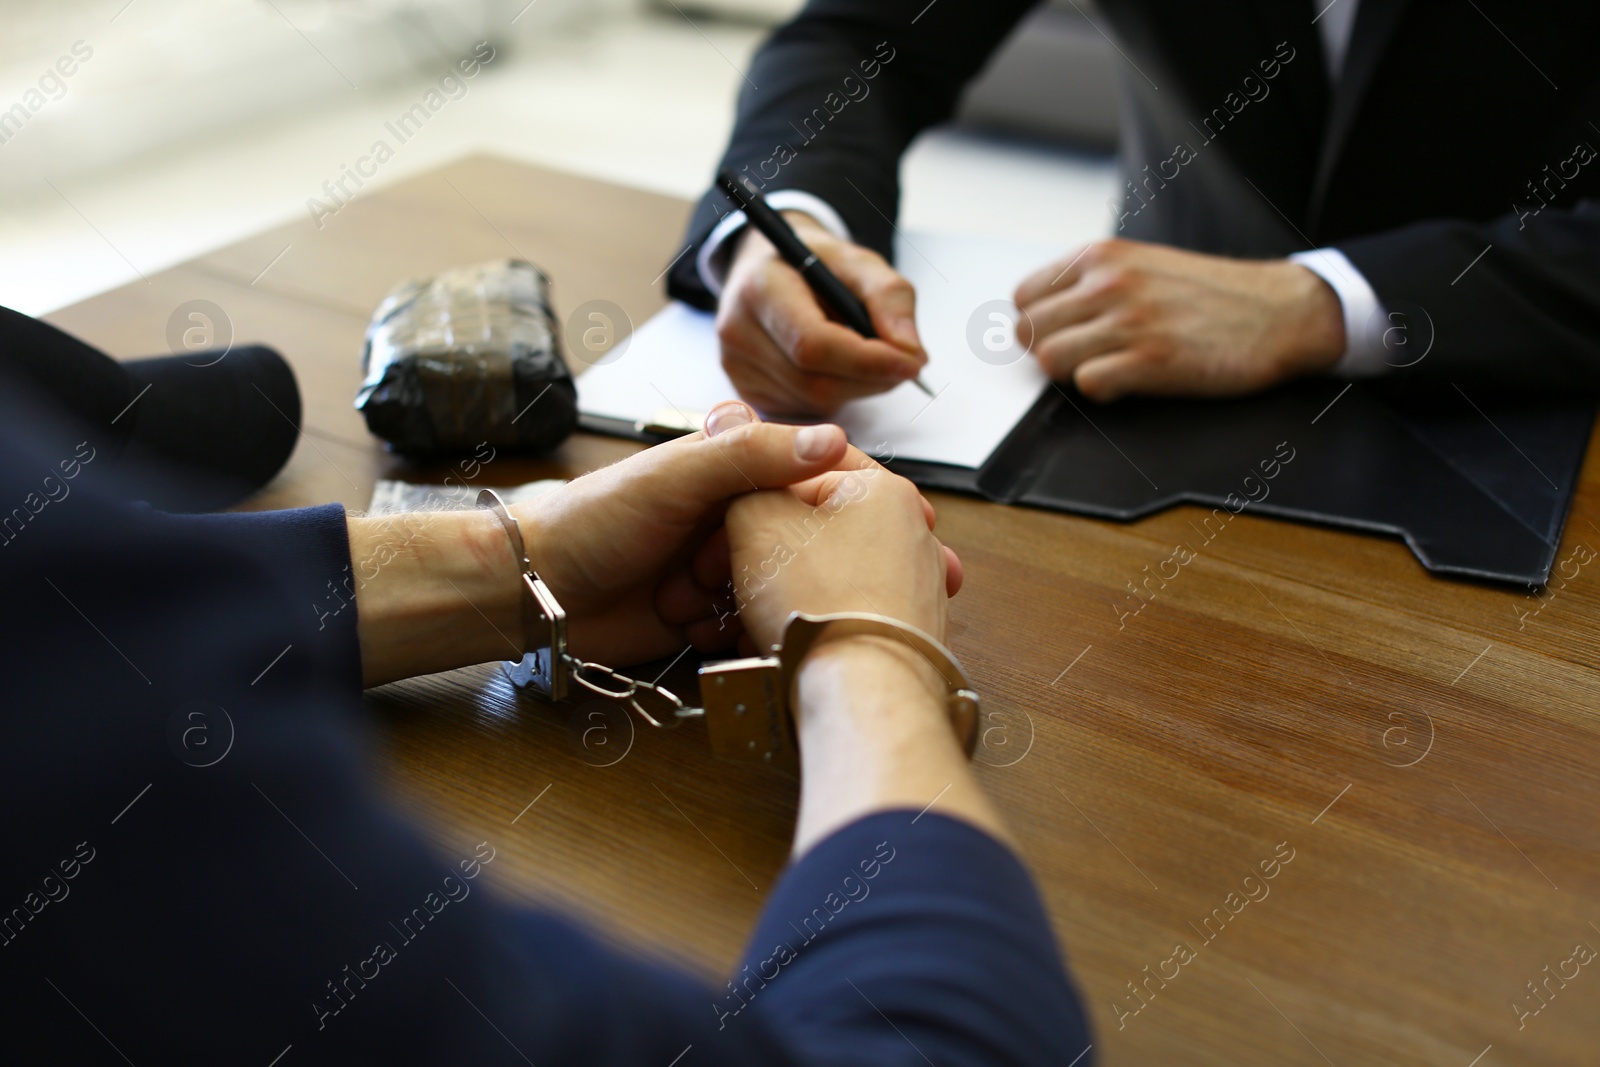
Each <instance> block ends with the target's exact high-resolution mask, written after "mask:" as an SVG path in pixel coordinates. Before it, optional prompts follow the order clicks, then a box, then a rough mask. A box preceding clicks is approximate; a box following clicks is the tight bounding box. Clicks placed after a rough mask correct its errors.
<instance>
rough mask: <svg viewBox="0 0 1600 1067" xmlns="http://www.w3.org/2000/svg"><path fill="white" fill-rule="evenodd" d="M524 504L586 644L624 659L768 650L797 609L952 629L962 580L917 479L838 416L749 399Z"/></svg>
mask: <svg viewBox="0 0 1600 1067" xmlns="http://www.w3.org/2000/svg"><path fill="white" fill-rule="evenodd" d="M513 512H514V514H515V515H516V517H517V519H518V522H519V523H520V524H521V526H522V529H523V535H524V538H525V539H526V541H527V543H528V545H529V554H530V558H531V560H532V562H533V564H534V567H535V569H536V570H537V571H538V572H539V574H540V575H541V576H542V577H543V578H544V580H545V582H546V583H547V584H548V585H549V586H550V588H551V591H552V592H553V593H554V594H555V596H556V599H557V600H559V601H560V603H561V604H562V606H563V607H564V608H565V609H566V611H567V615H568V620H569V624H568V625H569V638H568V643H569V646H570V647H571V649H572V651H573V654H574V655H577V656H580V657H582V658H584V659H591V660H598V661H600V662H604V663H607V664H611V665H614V666H622V665H626V664H631V663H638V662H642V661H646V660H651V659H656V658H659V657H663V656H671V655H673V654H674V653H677V652H679V651H681V650H682V649H683V648H684V646H685V645H686V644H692V645H693V646H694V647H695V648H697V649H699V650H700V651H702V652H717V651H725V650H729V649H732V648H733V647H735V645H736V644H737V643H738V642H739V641H740V639H741V638H743V639H744V641H743V647H744V649H745V651H746V652H747V653H748V652H751V651H753V650H754V649H757V648H760V649H763V650H764V649H766V648H768V647H770V646H771V645H772V644H773V643H774V642H775V641H777V640H778V639H779V637H780V636H781V630H782V626H783V623H784V621H785V620H786V619H787V618H788V616H789V614H790V612H792V611H795V610H804V611H810V612H834V611H870V612H876V613H879V614H884V615H889V616H892V617H894V618H897V619H901V620H904V621H906V622H910V623H912V624H913V625H916V626H918V627H921V628H923V629H925V630H927V631H928V632H930V633H933V634H935V635H938V636H942V635H943V633H944V627H945V604H946V600H947V597H948V596H951V595H954V593H955V591H956V590H957V589H958V588H959V587H960V584H961V567H960V562H959V561H958V560H957V558H956V556H955V554H954V553H953V552H951V551H950V550H949V549H947V548H945V547H944V546H943V545H942V544H941V543H940V542H939V540H938V539H937V538H936V537H934V535H933V533H932V530H933V525H934V512H933V508H932V506H931V505H930V504H929V503H928V502H927V501H926V500H925V499H924V498H923V497H922V495H921V493H920V492H918V491H917V489H916V488H915V487H914V486H913V485H912V484H911V483H910V482H908V481H906V480H905V479H904V478H901V477H898V476H897V475H894V474H892V473H890V472H889V471H887V470H885V469H884V468H883V467H882V466H881V465H879V464H878V463H876V462H875V461H874V460H873V459H872V458H871V457H869V456H867V455H866V454H864V453H862V452H861V451H859V450H857V449H856V448H854V447H853V446H850V445H848V444H847V443H846V441H845V435H844V431H842V430H841V429H839V427H837V426H831V425H818V426H807V427H797V426H787V425H779V424H775V423H764V422H761V421H759V420H758V419H757V418H756V417H755V414H754V412H752V411H751V410H750V408H749V407H747V406H746V405H744V404H742V403H739V402H737V401H731V402H727V403H724V404H721V405H718V406H717V407H716V408H714V409H713V410H712V411H711V412H710V414H709V415H708V416H707V419H706V428H705V430H704V431H702V432H700V433H696V434H692V435H689V436H687V437H684V438H680V439H678V440H676V441H671V442H668V443H666V444H662V445H658V446H656V447H655V448H651V449H647V450H645V451H643V452H640V453H638V454H636V455H634V456H631V457H629V458H628V459H626V460H623V461H622V462H620V463H616V464H613V465H612V466H609V467H605V468H603V469H601V470H598V471H595V472H593V473H591V474H586V475H584V476H583V477H581V478H578V479H575V480H574V481H572V482H570V483H568V484H567V485H565V486H563V487H562V488H561V489H560V490H557V491H555V492H553V493H550V494H548V495H546V496H543V497H540V498H537V499H535V500H533V501H530V502H528V503H526V504H523V505H519V506H518V507H516V508H514V509H513Z"/></svg>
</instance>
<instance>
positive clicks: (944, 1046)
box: [717, 811, 1090, 1067]
mask: <svg viewBox="0 0 1600 1067" xmlns="http://www.w3.org/2000/svg"><path fill="white" fill-rule="evenodd" d="M717 1012H718V1017H719V1022H720V1023H721V1024H722V1025H724V1026H726V1027H729V1028H733V1027H736V1026H738V1025H740V1021H741V1020H742V1019H744V1018H745V1017H746V1016H749V1015H754V1016H757V1017H759V1018H761V1019H762V1020H764V1021H766V1022H767V1023H769V1024H770V1025H771V1027H772V1028H773V1030H775V1031H776V1032H777V1033H779V1034H781V1035H783V1037H784V1039H785V1041H786V1043H787V1044H788V1046H789V1047H790V1048H792V1049H793V1050H794V1051H795V1052H796V1053H797V1054H798V1055H799V1057H800V1058H801V1059H802V1060H804V1061H805V1062H807V1063H819V1064H821V1063H828V1064H874V1065H886V1064H905V1065H906V1067H914V1065H916V1064H922V1063H926V1062H928V1061H930V1060H931V1061H932V1062H934V1063H937V1064H939V1065H940V1067H959V1065H972V1067H979V1065H984V1067H1000V1065H1022V1064H1044V1063H1049V1064H1055V1065H1057V1067H1065V1065H1066V1064H1069V1063H1074V1062H1076V1063H1080V1064H1086V1063H1088V1062H1090V1058H1089V1057H1087V1056H1084V1057H1083V1058H1082V1059H1080V1058H1079V1057H1080V1056H1081V1055H1082V1054H1083V1053H1084V1052H1086V1051H1087V1049H1088V1047H1089V1036H1088V1026H1087V1023H1086V1021H1085V1019H1084V1015H1083V1011H1082V1008H1081V1007H1080V1005H1079V1002H1078V999H1077V997H1076V995H1075V993H1074V992H1073V990H1072V987H1071V984H1070V983H1069V981H1068V979H1067V975H1066V971H1065V970H1064V968H1063V966H1062V961H1061V956H1060V954H1059V952H1058V951H1057V949H1056V943H1055V938H1054V936H1053V935H1052V933H1051V930H1050V922H1049V919H1048V918H1047V917H1046V915H1045V911H1044V908H1043V906H1042V905H1041V903H1040V900H1039V896H1038V893H1037V892H1036V891H1035V889H1034V885H1033V880H1032V878H1031V877H1030V876H1029V875H1028V873H1027V871H1026V870H1024V869H1023V866H1022V864H1021V862H1020V861H1019V860H1018V859H1017V857H1016V856H1015V855H1014V854H1013V853H1012V852H1011V850H1010V849H1008V848H1006V847H1005V846H1004V845H1002V844H1000V843H999V842H998V841H996V840H995V839H994V838H992V837H990V836H989V835H987V834H985V833H983V832H982V831H980V830H978V829H977V828H975V827H973V826H971V825H970V824H968V823H965V822H961V821H959V820H957V819H952V818H948V817H946V816H943V815H935V814H921V815H920V816H919V815H918V813H915V812H910V811H895V812H885V813H881V814H877V815H872V816H869V817H867V818H865V819H861V820H859V821H857V822H855V823H853V824H851V825H850V826H847V827H845V828H844V829H842V830H840V831H838V832H837V833H835V834H833V835H832V836H831V837H829V838H828V839H827V840H826V841H823V842H822V843H820V844H818V845H817V846H816V847H815V848H814V849H812V850H811V852H809V853H808V854H807V855H806V856H805V857H804V858H803V859H801V861H800V862H799V863H798V864H797V865H795V866H794V867H793V868H792V869H791V870H790V871H788V872H787V873H786V875H785V877H784V878H783V880H782V881H781V882H780V883H779V885H778V886H777V888H776V889H774V890H773V893H772V896H771V897H770V898H769V899H768V901H767V905H766V909H765V911H764V912H763V914H762V917H761V921H760V923H759V925H758V926H757V928H756V931H755V934H754V935H753V936H752V938H751V941H750V948H749V950H748V952H747V953H746V960H745V962H744V965H743V966H742V967H741V969H740V970H739V972H738V973H737V974H736V975H734V976H733V978H732V980H731V981H729V982H728V984H727V986H726V988H725V989H724V990H723V991H722V996H721V997H720V998H719V1002H718V1008H717ZM819 1023H820V1025H819Z"/></svg>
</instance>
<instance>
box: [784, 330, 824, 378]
mask: <svg viewBox="0 0 1600 1067" xmlns="http://www.w3.org/2000/svg"><path fill="white" fill-rule="evenodd" d="M789 358H790V359H792V360H794V365H795V366H796V367H799V368H800V369H801V370H803V371H815V370H817V369H818V368H820V367H821V366H822V364H823V359H824V346H823V343H822V341H821V340H820V339H819V338H818V337H817V335H816V333H815V332H814V331H811V330H802V331H801V332H800V333H798V334H796V335H795V338H794V341H793V342H792V343H791V344H790V346H789Z"/></svg>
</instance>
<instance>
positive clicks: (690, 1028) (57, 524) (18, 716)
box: [0, 394, 1083, 1067]
mask: <svg viewBox="0 0 1600 1067" xmlns="http://www.w3.org/2000/svg"><path fill="white" fill-rule="evenodd" d="M26 424H27V419H26V418H25V417H24V416H22V415H21V414H19V413H18V412H17V409H16V408H14V407H12V406H11V405H10V404H8V403H7V402H6V400H5V397H4V395H3V394H0V499H4V500H18V501H24V502H25V507H26V510H27V511H28V517H27V518H23V519H19V520H18V523H19V524H20V525H18V524H14V528H13V529H12V530H11V531H10V533H9V534H8V537H7V539H6V540H5V541H4V543H3V544H0V603H4V604H6V605H7V610H8V611H9V612H10V613H11V616H12V622H13V623H14V625H12V626H10V627H8V630H7V639H6V641H5V642H3V643H0V671H3V675H4V677H5V678H6V679H7V686H8V688H7V700H6V704H5V707H4V710H3V712H0V760H3V766H0V772H3V773H0V806H3V809H4V810H5V812H6V813H7V814H6V818H5V819H4V820H3V821H0V854H3V855H5V857H6V863H5V865H4V867H3V868H0V1002H3V1003H5V1005H6V1008H7V1020H8V1023H9V1025H8V1027H7V1032H6V1049H7V1053H8V1054H9V1055H10V1057H11V1058H13V1059H15V1060H16V1061H17V1062H52V1063H98V1062H119V1061H120V1059H122V1058H125V1059H127V1060H129V1061H131V1062H134V1063H162V1062H221V1061H227V1062H242V1063H262V1064H267V1063H272V1062H279V1063H281V1064H282V1065H284V1067H294V1065H303V1064H320V1063H327V1064H336V1063H338V1064H343V1063H386V1064H388V1063H394V1064H410V1063H416V1064H439V1063H473V1064H500V1063H504V1064H525V1063H536V1064H540V1065H541V1067H542V1065H545V1064H552V1063H585V1064H593V1065H600V1067H607V1065H622V1064H656V1065H658V1067H666V1065H668V1064H672V1063H674V1062H676V1063H678V1064H679V1067H695V1065H706V1064H729V1065H732V1064H777V1065H782V1064H786V1063H794V1064H804V1063H816V1064H821V1063H841V1062H868V1061H871V1062H895V1061H896V1060H897V1058H898V1059H900V1060H903V1061H904V1062H912V1060H910V1059H907V1058H906V1050H905V1049H902V1048H900V1046H899V1045H897V1044H896V1043H898V1042H901V1040H902V1039H901V1037H900V1036H899V1033H897V1032H896V1030H895V1028H896V1027H897V1028H898V1030H899V1031H900V1032H903V1033H904V1034H905V1035H906V1036H907V1037H909V1038H910V1039H911V1040H913V1041H915V1042H916V1044H917V1046H918V1047H919V1048H920V1049H921V1050H922V1052H923V1053H925V1054H927V1055H929V1056H931V1057H934V1058H935V1060H936V1062H939V1063H940V1064H941V1065H943V1064H959V1063H978V1062H984V1063H1030V1064H1031V1063H1038V1064H1045V1063H1050V1064H1060V1063H1065V1062H1070V1060H1071V1058H1072V1056H1073V1055H1076V1053H1077V1052H1078V1051H1079V1049H1080V1048H1081V1044H1080V1042H1081V1041H1082V1040H1083V1038H1082V1028H1081V1026H1082V1024H1081V1018H1080V1016H1079V1015H1078V1014H1077V1008H1076V1005H1075V1002H1074V1001H1073V999H1072V997H1071V993H1070V990H1068V988H1067V986H1066V983H1065V978H1064V976H1063V975H1062V973H1061V969H1060V968H1061V964H1060V961H1059V958H1058V957H1057V956H1056V954H1055V950H1054V948H1053V942H1052V941H1051V939H1050V935H1049V928H1048V924H1047V923H1046V921H1045V918H1044V915H1043V913H1042V912H1041V910H1040V909H1039V906H1038V901H1037V900H1036V899H1035V898H1034V896H1033V894H1032V890H1031V887H1030V885H1029V882H1028V880H1027V876H1026V875H1025V874H1024V873H1023V872H1022V870H1021V868H1020V866H1018V864H1017V863H1016V861H1015V860H1014V859H1013V858H1011V857H1010V855H1009V854H1008V853H1007V852H1006V851H1005V850H1004V849H1003V848H1001V847H1000V846H999V845H998V844H996V843H995V842H993V841H990V840H988V839H987V838H984V837H983V836H982V835H981V834H978V833H977V832H976V831H975V830H972V829H970V828H968V827H965V826H963V825H961V824H957V823H953V822H949V821H948V820H944V819H941V818H938V817H936V816H932V815H929V816H925V817H923V818H922V819H921V820H920V821H913V820H912V819H911V817H910V816H909V815H884V816H877V817H874V818H872V819H868V820H864V821H862V822H860V823H857V824H856V825H855V826H852V827H849V828H847V829H845V830H843V831H841V832H840V833H839V834H837V835H835V836H834V837H833V838H831V839H830V840H828V841H825V842H823V843H822V844H820V845H819V846H818V847H817V848H816V849H814V850H813V851H812V852H811V853H810V854H809V855H808V856H806V857H805V858H804V859H802V860H801V861H800V862H799V863H798V864H796V865H795V866H794V868H793V869H792V870H791V871H789V872H788V873H787V875H786V876H785V878H784V880H783V885H782V887H781V888H780V889H779V890H778V891H777V893H776V895H775V896H774V898H773V903H772V907H771V908H770V909H769V911H768V914H767V916H766V918H765V919H764V920H763V924H762V927H761V931H760V933H759V934H758V935H757V938H756V941H755V942H754V943H755V944H756V945H757V946H761V947H762V948H764V949H768V950H770V947H771V946H772V945H774V944H776V940H777V938H778V937H779V936H783V935H782V934H781V932H782V931H784V930H790V929H792V928H791V927H790V925H789V924H790V923H791V922H793V923H794V924H795V927H796V928H798V929H799V930H805V929H807V928H808V925H809V927H815V928H817V929H819V930H820V933H819V934H818V935H817V936H815V937H814V938H812V939H811V940H810V941H806V942H802V940H801V937H802V935H801V934H800V933H792V934H790V935H788V936H789V937H791V938H792V941H791V944H792V945H793V951H794V953H795V956H796V958H795V959H793V960H792V961H790V962H789V963H788V964H787V965H786V966H784V967H783V968H782V973H781V975H779V976H778V977H776V978H775V979H774V980H772V981H771V982H770V983H769V984H768V986H767V988H765V989H763V990H761V991H760V992H759V993H757V994H756V995H755V999H754V1000H753V1001H751V1006H750V1008H748V1009H742V1010H741V1011H740V1012H739V1013H738V1014H731V1013H730V1012H729V1011H728V1009H727V1003H728V1001H727V999H726V998H727V994H728V992H729V991H728V990H715V989H707V988H706V987H705V986H704V984H703V983H701V982H700V981H698V980H696V979H694V978H693V977H690V976H688V975H687V974H685V973H684V972H682V971H680V970H677V969H675V968H673V967H670V966H667V965H663V964H660V963H655V962H650V961H646V960H641V959H639V958H636V957H634V956H630V955H626V954H623V953H621V952H619V951H617V950H616V949H613V948H609V947H606V946H604V945H602V944H601V943H600V942H599V940H598V939H596V938H594V937H593V936H591V935H589V934H587V933H585V932H584V931H582V930H580V929H579V928H577V927H576V926H574V925H573V924H572V923H570V922H569V921H567V920H565V919H563V918H560V917H558V916H554V915H549V914H544V913H539V912H533V911H529V910H526V909H520V908H515V907H512V906H510V905H509V904H507V903H506V902H505V901H503V900H502V899H500V898H499V897H497V896H496V895H495V894H493V893H492V892H489V891H488V890H487V888H486V886H487V883H488V882H489V881H490V880H491V879H492V877H493V872H494V871H495V870H496V869H497V862H503V861H499V856H500V851H499V849H500V847H502V846H503V844H504V842H497V841H496V840H494V839H493V838H490V839H488V840H484V841H480V842H476V843H467V844H462V845H458V846H455V847H454V848H453V849H451V850H449V851H444V852H441V851H439V850H436V849H432V848H429V847H427V846H426V845H425V844H424V843H423V842H422V841H421V839H420V837H419V835H418V834H417V833H416V831H415V829H414V828H412V827H411V826H410V825H408V824H407V823H406V822H405V821H404V820H402V819H400V818H399V817H398V816H397V815H396V814H395V813H393V812H392V811H390V810H389V809H387V808H386V807H385V806H384V805H383V804H382V803H381V802H380V801H379V799H378V796H379V794H378V790H377V789H376V788H374V787H373V784H372V783H371V782H370V781H369V775H368V773H367V770H366V766H365V760H366V755H367V751H368V750H369V748H370V747H371V746H370V744H369V739H368V737H367V729H368V727H367V723H366V722H365V720H364V717H363V714H362V712H361V708H360V704H359V701H358V699H357V697H358V694H359V674H358V670H359V648H358V647H357V645H356V642H355V636H354V635H355V616H354V608H353V607H351V608H349V609H347V610H345V611H341V612H339V613H338V614H337V616H335V617H334V618H333V619H332V620H329V619H327V618H324V617H323V616H322V612H323V611H325V606H324V607H318V608H313V605H312V602H311V601H309V600H308V597H309V596H310V594H314V593H322V592H325V590H326V585H327V582H328V580H329V579H330V578H332V579H334V580H335V581H337V578H338V575H339V574H341V573H342V572H343V570H344V568H345V567H346V566H347V565H348V563H349V555H348V553H349V549H348V540H347V537H346V534H345V528H344V518H343V515H342V513H341V512H340V511H339V510H338V509H337V508H322V509H309V510H306V511H300V512H285V513H277V514H266V515H243V516H231V517H217V518H211V519H195V518H173V517H168V516H163V515H159V514H156V513H153V512H150V511H149V510H148V509H137V508H127V507H125V506H122V505H117V504H114V503H112V502H111V501H110V499H109V498H107V497H106V496H104V495H97V493H96V487H95V486H94V485H93V484H91V481H90V478H91V476H92V473H93V471H92V469H91V471H90V474H84V475H80V476H79V477H78V479H77V480H76V481H74V482H72V483H71V487H70V492H65V491H62V487H61V485H60V484H54V483H52V484H43V483H41V477H42V476H41V475H40V474H39V473H38V472H40V471H48V470H52V469H58V468H57V467H55V466H54V460H55V459H56V457H55V456H53V455H49V454H46V452H45V451H44V450H42V449H41V448H38V447H30V445H29V444H28V443H26V442H25V441H24V440H23V439H22V436H21V435H19V434H18V433H16V431H15V428H16V427H18V426H25V425H26ZM45 439H46V437H45V436H38V437H35V438H34V440H35V442H37V441H43V440H45ZM42 484H43V488H42V489H41V485H42ZM41 493H42V494H43V495H41ZM113 495H114V494H113ZM708 759H709V757H708ZM597 817H600V816H597ZM879 842H887V845H886V848H887V849H893V850H895V851H894V854H893V858H888V853H887V852H886V851H885V852H883V854H881V855H880V854H879V852H880V849H879ZM863 861H865V862H866V866H863ZM486 871H487V872H489V873H488V874H487V875H486V874H485V872H486ZM847 876H848V877H849V878H852V879H855V881H848V882H847V881H846V878H847ZM833 892H837V893H839V894H841V895H842V896H843V897H848V896H849V895H851V894H855V895H856V896H857V897H859V898H860V899H858V900H856V901H855V902H852V903H850V904H848V905H845V906H843V907H841V909H840V910H839V911H838V913H837V914H830V915H829V917H828V918H827V919H826V920H825V921H824V920H823V918H822V917H821V916H819V915H817V914H815V913H814V911H813V908H814V906H820V907H821V908H823V909H824V913H829V912H830V910H831V909H832V908H835V907H840V905H839V901H838V899H834V898H831V897H830V896H829V894H830V893H833ZM868 893H870V895H866V894H868ZM819 924H820V925H819ZM764 958H765V953H764V952H763V951H762V950H761V949H758V950H756V951H755V952H753V954H752V961H753V964H752V965H753V966H754V967H758V968H759V967H761V966H762V962H763V960H764ZM767 969H768V970H769V971H770V966H769V967H768V968H767ZM852 984H853V985H854V987H855V988H852ZM747 995H748V994H747ZM869 998H870V999H869ZM880 1012H881V1014H880ZM885 1018H887V1019H888V1020H892V1022H893V1025H892V1026H890V1025H888V1024H886V1022H885ZM108 1046H110V1047H108ZM113 1049H114V1050H115V1051H114V1052H113ZM851 1050H854V1051H851ZM880 1053H881V1055H880ZM917 1060H918V1061H920V1056H919V1057H917Z"/></svg>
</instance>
